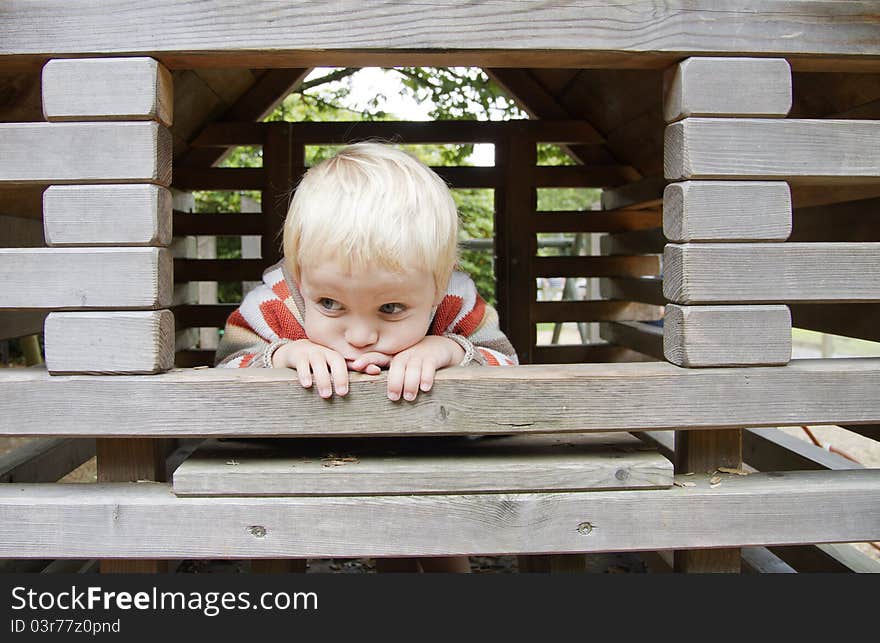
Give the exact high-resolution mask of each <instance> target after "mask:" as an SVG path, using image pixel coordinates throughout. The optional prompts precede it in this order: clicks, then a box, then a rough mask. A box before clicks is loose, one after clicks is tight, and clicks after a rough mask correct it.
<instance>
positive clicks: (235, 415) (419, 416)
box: [0, 358, 880, 437]
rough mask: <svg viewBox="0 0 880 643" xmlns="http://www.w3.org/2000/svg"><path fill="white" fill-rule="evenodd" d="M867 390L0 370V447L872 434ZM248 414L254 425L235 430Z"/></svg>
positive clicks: (858, 367)
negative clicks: (771, 431)
mask: <svg viewBox="0 0 880 643" xmlns="http://www.w3.org/2000/svg"><path fill="white" fill-rule="evenodd" d="M878 387H880V359H877V358H859V359H828V360H808V359H805V360H794V361H792V362H791V363H790V364H788V365H787V366H772V367H763V366H753V367H746V368H736V367H734V368H717V369H716V368H713V369H700V370H698V371H697V370H693V369H682V368H679V367H677V366H673V365H672V364H668V363H665V362H652V363H639V364H576V365H574V364H572V365H554V366H521V367H519V368H493V369H489V368H487V369H469V368H451V369H444V370H442V371H440V372H438V373H437V379H436V383H435V385H434V388H433V389H432V390H431V392H430V393H429V394H426V395H420V396H419V397H418V398H417V401H416V402H415V403H406V404H401V403H393V402H391V401H389V400H388V398H387V397H386V396H385V395H384V391H385V376H384V375H379V376H364V375H359V374H356V373H352V374H350V393H349V395H347V396H346V397H345V398H333V399H331V400H323V399H320V398H319V397H318V396H317V395H316V394H315V392H314V391H312V390H305V389H302V388H301V387H300V386H299V385H297V384H296V374H295V373H293V372H292V371H290V370H285V369H206V370H203V371H202V370H200V371H186V370H183V371H171V372H168V373H162V374H159V375H153V376H151V377H149V378H144V377H142V376H128V375H114V376H101V375H95V376H91V377H87V378H83V377H65V376H49V375H48V374H47V373H45V372H44V371H41V370H39V369H0V389H2V391H0V392H2V396H3V399H4V404H5V406H4V408H5V413H4V414H3V415H2V416H0V435H22V436H50V435H56V436H70V437H74V436H82V435H86V436H118V437H124V436H129V435H131V436H140V437H147V436H155V437H160V436H181V435H186V434H192V435H201V436H204V437H209V436H235V435H238V436H251V437H257V436H273V435H275V436H283V435H299V436H303V437H306V436H322V435H351V436H357V435H417V434H435V435H444V434H447V435H449V434H465V433H474V434H479V435H486V434H495V433H501V434H514V433H539V432H550V431H619V430H624V431H633V430H645V429H647V430H653V429H669V428H673V429H704V428H713V427H715V428H735V427H741V426H755V427H761V426H791V425H794V424H843V425H848V424H876V423H878V422H880V400H878V398H877V396H876V395H875V392H876V391H877V390H878ZM71 399H76V400H78V403H77V404H75V405H71V404H70V400H71ZM563 407H565V410H562V409H563ZM35 408H39V409H40V410H41V412H40V413H39V414H35V413H34V412H33V409H35ZM254 408H259V409H260V422H252V423H242V422H241V418H242V417H243V416H245V415H247V413H248V412H249V411H252V410H253V409H254ZM682 409H686V411H687V412H682ZM292 417H295V418H296V421H295V422H291V418H292Z"/></svg>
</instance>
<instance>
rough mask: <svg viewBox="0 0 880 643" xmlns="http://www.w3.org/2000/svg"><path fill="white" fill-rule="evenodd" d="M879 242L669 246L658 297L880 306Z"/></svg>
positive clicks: (692, 300)
mask: <svg viewBox="0 0 880 643" xmlns="http://www.w3.org/2000/svg"><path fill="white" fill-rule="evenodd" d="M878 256H880V243H694V244H680V245H679V244H668V245H667V246H666V248H665V250H664V254H663V270H664V275H663V294H664V296H666V298H667V299H669V300H670V301H673V302H675V303H679V304H696V303H722V302H749V303H764V302H767V303H777V302H792V303H798V302H814V303H818V302H876V301H880V262H878V261H877V258H878Z"/></svg>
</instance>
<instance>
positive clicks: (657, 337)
mask: <svg viewBox="0 0 880 643" xmlns="http://www.w3.org/2000/svg"><path fill="white" fill-rule="evenodd" d="M599 336H600V337H601V338H602V339H604V340H605V341H606V342H608V343H610V344H615V345H617V346H625V347H626V348H629V349H630V350H634V351H636V352H638V353H642V354H643V355H648V356H650V357H653V358H655V359H658V360H662V359H665V358H664V356H663V329H662V328H660V327H659V326H654V325H652V324H645V323H643V322H638V321H629V322H612V323H608V322H603V323H601V324H599Z"/></svg>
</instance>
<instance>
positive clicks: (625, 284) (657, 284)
mask: <svg viewBox="0 0 880 643" xmlns="http://www.w3.org/2000/svg"><path fill="white" fill-rule="evenodd" d="M599 294H600V295H601V296H602V297H603V298H605V299H620V300H623V301H637V302H643V303H646V304H654V305H656V306H665V305H666V304H667V303H668V302H667V300H666V297H664V296H663V279H662V278H660V277H631V278H617V279H609V278H602V279H599Z"/></svg>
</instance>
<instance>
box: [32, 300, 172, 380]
mask: <svg viewBox="0 0 880 643" xmlns="http://www.w3.org/2000/svg"><path fill="white" fill-rule="evenodd" d="M45 344H46V369H47V370H48V371H49V372H50V373H131V374H135V373H140V374H148V373H159V372H161V371H167V370H168V369H169V368H171V367H172V366H173V365H174V315H172V314H171V311H170V310H152V311H137V310H133V311H127V312H112V311H103V312H75V313H51V314H50V315H49V317H48V318H47V319H46V338H45Z"/></svg>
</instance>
